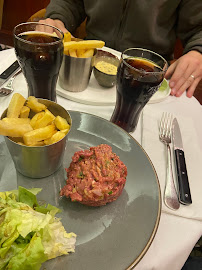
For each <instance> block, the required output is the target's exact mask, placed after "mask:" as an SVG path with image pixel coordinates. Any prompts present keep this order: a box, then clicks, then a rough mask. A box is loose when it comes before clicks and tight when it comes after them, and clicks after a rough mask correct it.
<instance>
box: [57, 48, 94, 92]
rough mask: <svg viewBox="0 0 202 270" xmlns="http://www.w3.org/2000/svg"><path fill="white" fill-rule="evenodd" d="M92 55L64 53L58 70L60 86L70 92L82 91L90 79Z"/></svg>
mask: <svg viewBox="0 0 202 270" xmlns="http://www.w3.org/2000/svg"><path fill="white" fill-rule="evenodd" d="M95 54H96V50H95V53H94V55H95ZM93 57H94V56H92V57H89V58H79V57H71V56H69V55H64V57H63V61H62V65H61V68H60V72H59V84H60V86H61V87H62V88H63V89H65V90H67V91H70V92H82V91H84V90H85V89H86V88H87V86H88V83H89V80H90V76H91V72H92V67H93Z"/></svg>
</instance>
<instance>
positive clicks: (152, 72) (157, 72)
mask: <svg viewBox="0 0 202 270" xmlns="http://www.w3.org/2000/svg"><path fill="white" fill-rule="evenodd" d="M129 50H141V51H146V52H149V53H152V54H155V55H157V56H159V57H160V58H161V59H162V60H163V61H164V62H165V69H164V70H162V71H151V72H150V71H143V70H139V69H137V68H135V67H133V66H131V65H130V64H128V63H127V62H126V61H125V59H123V55H124V54H125V53H126V52H127V51H129ZM134 58H135V56H134ZM127 59H128V58H127ZM142 59H145V60H148V61H150V62H153V61H151V60H149V59H147V58H142ZM121 60H123V62H124V64H125V65H127V66H128V67H129V68H132V69H133V70H136V71H138V72H139V73H143V74H147V73H148V74H159V73H165V72H166V71H167V69H168V62H167V61H166V59H165V58H164V57H163V56H161V55H160V54H158V53H156V52H154V51H151V50H148V49H144V48H128V49H126V50H124V51H123V52H122V53H121ZM153 63H154V64H155V62H153Z"/></svg>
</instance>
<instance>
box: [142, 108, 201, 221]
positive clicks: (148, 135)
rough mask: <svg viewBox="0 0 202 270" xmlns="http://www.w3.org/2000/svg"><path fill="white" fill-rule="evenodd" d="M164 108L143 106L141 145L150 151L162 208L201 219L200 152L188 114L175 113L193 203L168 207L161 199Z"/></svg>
mask: <svg viewBox="0 0 202 270" xmlns="http://www.w3.org/2000/svg"><path fill="white" fill-rule="evenodd" d="M162 113H163V111H160V110H159V109H158V110H157V109H155V108H154V107H152V106H146V107H145V108H144V110H143V115H142V142H141V143H142V146H143V148H144V149H145V151H146V152H147V154H148V155H149V157H150V159H151V161H152V163H153V165H154V167H155V169H156V172H157V175H158V178H159V182H160V187H161V192H162V211H163V212H165V213H169V214H172V215H177V216H181V217H185V218H192V219H196V220H200V221H202V153H201V150H200V148H199V147H198V137H197V134H196V131H195V128H194V123H193V120H192V119H191V118H188V117H184V116H182V115H178V114H176V113H175V114H174V116H175V117H176V118H177V120H178V123H179V126H180V130H181V134H182V140H183V146H184V152H185V159H186V165H187V172H188V177H189V184H190V190H191V196H192V204H191V205H189V206H185V205H182V204H180V208H179V209H178V210H171V209H169V208H168V207H167V206H166V205H165V204H164V201H163V195H164V187H165V179H166V164H167V150H166V146H165V145H164V144H163V143H162V142H160V140H159V122H160V119H161V116H162Z"/></svg>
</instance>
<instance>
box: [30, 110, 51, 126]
mask: <svg viewBox="0 0 202 270" xmlns="http://www.w3.org/2000/svg"><path fill="white" fill-rule="evenodd" d="M54 119H55V116H54V115H53V114H52V113H51V112H50V111H49V110H48V109H46V110H45V113H44V114H43V116H42V117H40V118H39V119H37V120H36V122H35V125H34V126H32V127H33V128H34V129H37V128H42V127H46V126H48V125H49V124H51V122H52V121H53V120H54Z"/></svg>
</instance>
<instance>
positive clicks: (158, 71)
mask: <svg viewBox="0 0 202 270" xmlns="http://www.w3.org/2000/svg"><path fill="white" fill-rule="evenodd" d="M167 68H168V63H167V61H166V60H165V59H164V58H163V57H162V56H160V55H159V54H157V53H155V52H152V51H149V50H146V49H142V48H131V49H127V50H125V51H124V52H123V53H122V55H121V60H120V65H119V68H118V73H117V84H116V89H117V96H116V104H115V109H114V112H113V114H112V117H111V122H113V123H115V124H116V125H118V126H120V127H122V128H123V129H125V130H126V131H127V132H133V131H134V130H135V128H136V126H137V123H138V120H139V117H140V114H141V112H142V109H143V108H144V106H145V105H146V104H147V102H148V101H149V100H150V98H151V97H152V96H153V95H154V93H155V92H156V91H157V90H158V88H159V87H160V85H161V82H162V81H163V79H164V75H165V72H166V70H167Z"/></svg>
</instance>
